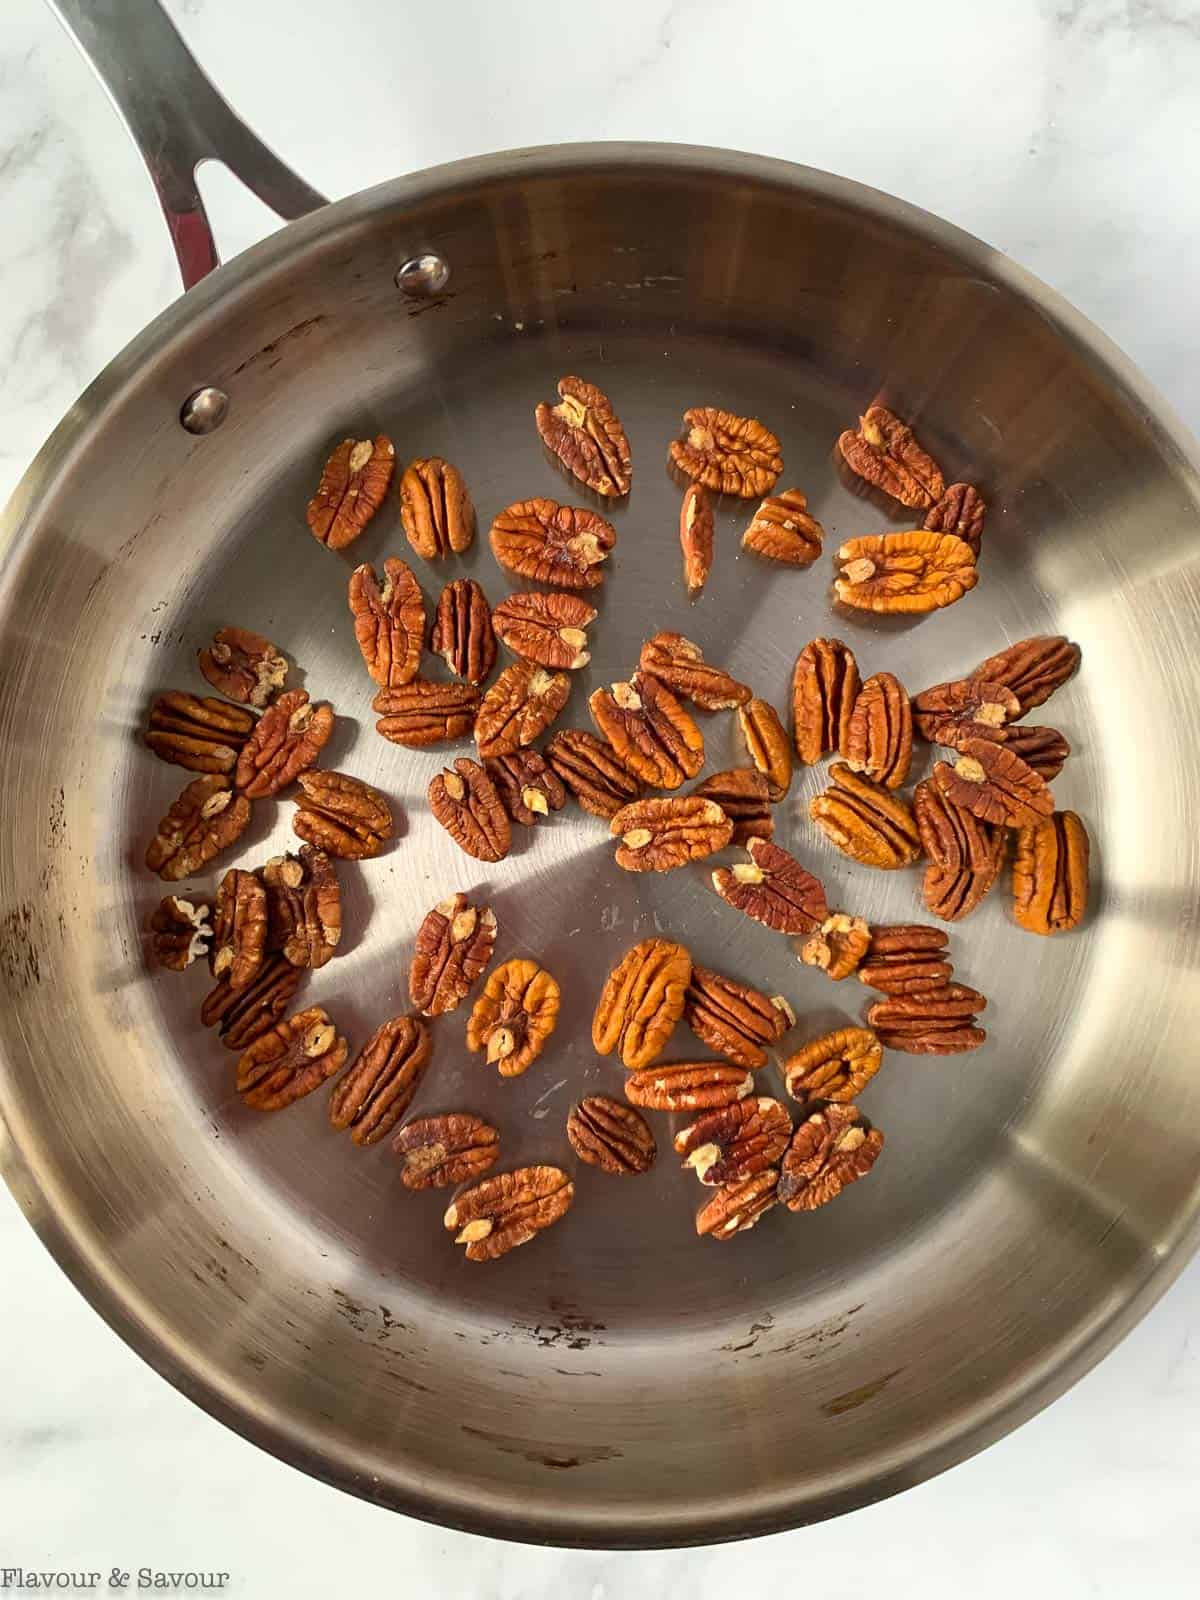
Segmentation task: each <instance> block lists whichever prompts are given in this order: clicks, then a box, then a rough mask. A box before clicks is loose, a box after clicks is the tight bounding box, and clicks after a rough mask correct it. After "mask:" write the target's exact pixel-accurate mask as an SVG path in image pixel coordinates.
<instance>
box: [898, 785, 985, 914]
mask: <svg viewBox="0 0 1200 1600" xmlns="http://www.w3.org/2000/svg"><path fill="white" fill-rule="evenodd" d="M913 815H914V816H915V817H916V819H917V832H918V833H919V834H920V836H921V847H922V849H923V850H924V851H925V854H926V855H927V856H928V857H929V859H930V861H931V862H932V863H933V864H932V866H930V867H927V868H926V870H925V882H924V887H923V891H922V892H923V894H924V897H925V904H926V906H927V907H928V908H929V910H930V911H932V912H933V914H934V916H935V917H941V918H942V919H943V921H945V922H959V921H961V920H962V918H963V917H966V916H969V915H970V914H971V912H972V911H974V910H975V908H976V906H977V905H979V903H980V901H981V900H982V899H983V897H984V896H985V895H986V894H987V892H988V890H989V889H990V888H991V887H992V885H993V884H994V883H995V881H996V879H997V878H998V877H999V876H1000V869H1001V867H1003V865H1004V857H1005V853H1006V851H1007V848H1008V840H1007V837H1006V835H1005V832H1004V829H1003V828H997V827H993V826H992V824H991V823H989V822H981V821H980V820H979V818H978V817H973V816H972V815H971V813H970V812H969V811H964V810H963V809H962V808H961V807H960V806H956V805H955V804H953V802H952V801H950V800H947V799H946V797H945V795H944V794H942V793H941V792H940V791H939V790H937V789H935V788H934V786H933V785H932V784H931V783H930V782H929V781H928V779H927V780H926V781H925V782H924V783H919V784H918V785H917V787H916V789H915V790H914V791H913Z"/></svg>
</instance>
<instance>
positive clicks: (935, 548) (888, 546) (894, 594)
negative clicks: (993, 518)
mask: <svg viewBox="0 0 1200 1600" xmlns="http://www.w3.org/2000/svg"><path fill="white" fill-rule="evenodd" d="M837 559H838V561H839V563H840V564H841V568H840V572H839V575H838V578H837V580H836V582H835V583H834V586H833V588H834V592H835V594H836V595H837V597H838V599H839V600H840V601H841V602H842V604H843V605H847V606H853V607H854V608H855V609H856V610H858V611H881V612H896V613H909V614H912V613H920V612H925V611H938V610H940V609H941V608H942V607H943V606H951V605H953V604H954V602H955V601H956V600H961V599H962V597H963V595H964V594H966V593H967V592H968V590H970V589H973V588H974V587H975V584H976V582H977V581H978V577H979V574H978V573H977V572H976V570H975V556H974V554H973V552H972V550H971V547H970V545H968V544H964V543H963V541H962V540H961V539H956V538H955V537H954V535H953V534H951V533H925V532H923V531H922V530H920V529H918V530H917V531H916V532H915V533H873V534H868V535H866V536H865V537H864V538H862V539H848V540H847V541H846V543H845V544H844V545H842V547H841V549H840V550H839V551H838V553H837Z"/></svg>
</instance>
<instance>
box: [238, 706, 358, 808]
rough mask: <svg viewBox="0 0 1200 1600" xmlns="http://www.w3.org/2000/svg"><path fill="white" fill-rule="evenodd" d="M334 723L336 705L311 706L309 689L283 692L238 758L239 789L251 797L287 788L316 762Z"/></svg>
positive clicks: (262, 797)
mask: <svg viewBox="0 0 1200 1600" xmlns="http://www.w3.org/2000/svg"><path fill="white" fill-rule="evenodd" d="M333 722H334V717H333V708H332V706H328V705H319V706H314V705H310V704H309V700H308V691H307V690H306V689H289V690H288V691H287V692H286V694H281V695H280V696H279V699H278V700H276V702H275V704H274V705H273V706H268V707H267V709H266V710H265V711H264V712H263V714H262V716H261V717H260V718H259V719H258V726H257V727H256V728H255V730H254V732H253V733H252V734H251V735H250V737H249V739H248V740H247V741H246V744H245V748H244V749H243V750H242V753H241V755H240V756H239V757H238V764H237V773H236V782H237V786H238V788H239V789H240V790H241V791H242V793H243V794H244V795H245V796H246V797H247V799H250V800H262V799H264V798H265V797H266V796H267V795H271V794H278V793H279V791H280V790H281V789H286V788H287V786H288V784H289V783H291V782H292V781H293V779H295V778H298V777H299V775H300V774H301V773H302V772H304V771H306V770H307V768H309V767H311V766H312V765H313V763H314V762H315V761H316V759H317V757H318V756H319V755H320V753H321V749H322V747H323V746H324V745H325V744H326V742H327V741H328V739H329V736H330V734H331V733H332V732H333Z"/></svg>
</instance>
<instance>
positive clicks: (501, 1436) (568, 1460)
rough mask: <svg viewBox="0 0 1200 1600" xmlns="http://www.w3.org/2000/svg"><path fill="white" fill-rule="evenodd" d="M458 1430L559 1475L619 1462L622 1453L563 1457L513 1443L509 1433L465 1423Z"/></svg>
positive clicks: (596, 1451)
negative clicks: (570, 1468)
mask: <svg viewBox="0 0 1200 1600" xmlns="http://www.w3.org/2000/svg"><path fill="white" fill-rule="evenodd" d="M459 1429H460V1431H461V1432H462V1433H465V1434H468V1435H469V1436H470V1437H471V1438H472V1439H481V1440H482V1441H483V1443H484V1444H490V1445H492V1446H494V1447H495V1449H497V1450H502V1451H503V1452H504V1454H505V1455H510V1456H521V1457H522V1458H523V1459H524V1460H526V1461H532V1462H533V1464H534V1465H535V1466H540V1467H554V1468H556V1469H558V1470H560V1471H561V1470H564V1469H565V1468H567V1467H583V1466H591V1465H594V1464H595V1463H596V1462H598V1461H619V1460H620V1458H621V1455H622V1453H623V1452H622V1451H620V1450H614V1449H613V1448H612V1447H611V1446H609V1445H605V1444H598V1445H595V1446H592V1447H591V1448H588V1449H580V1448H579V1446H576V1448H575V1453H574V1455H569V1456H563V1455H558V1454H557V1453H555V1452H554V1451H553V1450H552V1449H551V1447H550V1446H549V1445H542V1444H538V1443H537V1442H536V1441H535V1440H533V1439H513V1438H510V1437H509V1435H508V1434H507V1433H491V1432H489V1431H488V1429H487V1428H473V1427H471V1425H470V1424H469V1423H466V1422H461V1423H459Z"/></svg>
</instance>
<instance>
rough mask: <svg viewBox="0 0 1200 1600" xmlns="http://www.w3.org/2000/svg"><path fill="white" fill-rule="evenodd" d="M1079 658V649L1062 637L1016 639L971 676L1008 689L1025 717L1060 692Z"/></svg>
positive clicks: (981, 664) (1054, 635) (1037, 636)
mask: <svg viewBox="0 0 1200 1600" xmlns="http://www.w3.org/2000/svg"><path fill="white" fill-rule="evenodd" d="M1081 655H1082V651H1081V650H1080V648H1079V646H1078V645H1077V644H1073V643H1072V642H1071V640H1070V639H1067V638H1065V637H1064V636H1063V635H1062V634H1052V635H1051V634H1038V635H1036V636H1035V637H1034V638H1031V639H1018V640H1017V642H1016V644H1010V645H1009V647H1008V649H1007V650H1001V651H1000V653H999V655H994V656H989V657H988V658H987V660H986V661H981V662H980V663H979V665H978V666H977V667H976V668H975V671H974V672H973V673H972V674H971V676H972V677H973V678H983V679H986V681H987V682H988V683H1002V684H1003V685H1004V686H1005V688H1007V689H1011V690H1012V692H1013V693H1014V694H1015V695H1016V697H1017V699H1018V701H1019V702H1020V706H1021V713H1020V714H1021V716H1025V715H1026V714H1027V713H1028V712H1030V711H1032V710H1033V709H1034V707H1035V706H1040V705H1044V704H1045V702H1046V701H1047V700H1049V698H1050V696H1051V695H1052V694H1053V693H1054V692H1055V690H1057V689H1061V688H1062V686H1063V684H1064V683H1066V681H1067V679H1068V678H1070V677H1071V676H1072V675H1073V674H1074V672H1075V670H1076V668H1077V667H1078V666H1079V658H1080V656H1081Z"/></svg>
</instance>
